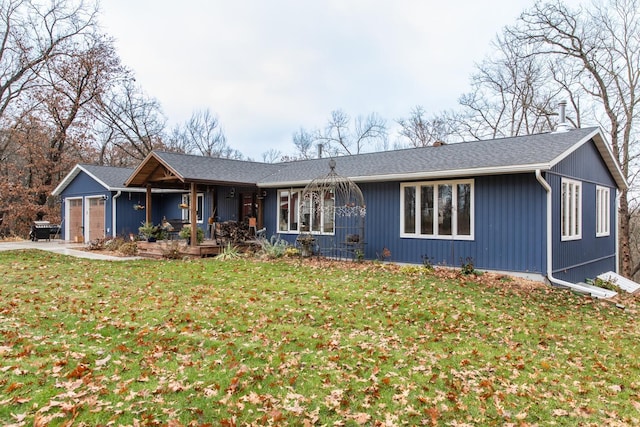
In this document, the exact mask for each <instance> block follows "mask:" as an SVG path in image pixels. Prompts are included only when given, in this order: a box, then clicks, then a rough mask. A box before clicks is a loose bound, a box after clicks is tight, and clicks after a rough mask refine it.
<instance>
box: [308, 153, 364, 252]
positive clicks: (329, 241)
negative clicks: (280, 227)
mask: <svg viewBox="0 0 640 427" xmlns="http://www.w3.org/2000/svg"><path fill="white" fill-rule="evenodd" d="M335 169H336V161H335V160H334V159H331V160H329V173H328V174H327V175H325V176H321V177H318V178H316V179H314V180H313V181H311V182H310V183H309V184H308V185H307V186H306V187H305V188H304V190H303V191H302V195H301V200H300V205H299V206H300V208H299V209H300V212H299V214H300V218H301V220H302V228H301V232H302V234H301V235H300V237H299V239H298V242H299V243H301V242H307V243H308V242H313V245H314V249H315V252H317V253H320V254H322V255H325V256H328V257H332V258H338V259H343V258H351V259H361V258H362V257H364V245H365V239H364V237H365V236H364V231H365V218H366V215H367V208H366V205H365V202H364V196H363V195H362V191H361V190H360V187H358V185H357V184H356V183H354V182H353V181H352V180H351V179H349V178H348V177H345V176H341V175H338V174H337V173H336V170H335Z"/></svg>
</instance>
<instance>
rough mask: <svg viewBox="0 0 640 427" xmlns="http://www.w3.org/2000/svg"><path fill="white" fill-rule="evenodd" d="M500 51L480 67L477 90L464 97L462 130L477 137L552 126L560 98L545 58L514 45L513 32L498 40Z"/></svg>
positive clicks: (475, 77)
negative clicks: (550, 81) (550, 85)
mask: <svg viewBox="0 0 640 427" xmlns="http://www.w3.org/2000/svg"><path fill="white" fill-rule="evenodd" d="M494 46H495V48H496V49H495V52H494V53H493V55H492V56H490V57H488V58H486V59H485V60H483V61H482V62H481V63H480V64H478V65H477V66H476V70H477V71H476V72H475V73H474V74H473V75H472V77H471V86H472V91H471V92H470V93H467V94H464V95H463V96H462V97H461V98H460V104H461V105H462V106H463V107H465V109H466V116H465V117H464V118H463V120H462V121H461V122H460V123H459V125H461V128H462V129H460V131H461V133H463V134H465V133H466V134H467V135H465V137H466V138H465V139H468V138H469V137H471V138H474V139H487V138H498V137H506V136H517V135H526V134H531V133H538V132H545V131H548V130H550V129H552V127H553V119H552V116H553V111H554V110H555V105H557V101H555V96H556V95H557V94H558V93H559V92H560V89H557V88H554V89H553V90H550V88H549V85H548V84H547V82H548V80H549V74H548V71H547V69H548V67H547V65H546V62H545V60H544V59H543V58H539V57H537V56H532V55H530V52H529V49H528V48H527V46H524V45H522V44H521V43H514V40H513V36H512V34H511V33H510V32H509V31H505V33H504V34H503V35H502V36H500V37H498V38H497V39H496V41H495V43H494Z"/></svg>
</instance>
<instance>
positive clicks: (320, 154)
mask: <svg viewBox="0 0 640 427" xmlns="http://www.w3.org/2000/svg"><path fill="white" fill-rule="evenodd" d="M318 158H319V159H321V158H322V143H319V144H318Z"/></svg>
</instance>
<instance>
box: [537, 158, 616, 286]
mask: <svg viewBox="0 0 640 427" xmlns="http://www.w3.org/2000/svg"><path fill="white" fill-rule="evenodd" d="M536 179H537V180H538V182H539V183H540V185H541V186H542V188H544V190H545V191H546V192H547V279H548V280H549V283H551V284H553V285H556V286H563V287H567V288H569V289H573V290H575V291H577V292H581V293H586V294H589V295H591V296H593V297H596V298H611V297H614V296H616V294H617V293H616V292H613V291H609V290H607V289H600V288H596V287H595V286H590V287H589V286H587V285H580V284H575V283H571V282H567V281H564V280H560V279H557V278H555V277H553V239H552V236H553V209H552V203H553V195H552V190H551V186H550V185H549V183H548V182H547V181H546V180H545V179H544V178H543V177H542V173H541V171H540V170H539V169H538V170H536Z"/></svg>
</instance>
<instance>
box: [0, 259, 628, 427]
mask: <svg viewBox="0 0 640 427" xmlns="http://www.w3.org/2000/svg"><path fill="white" fill-rule="evenodd" d="M637 302H638V300H637V299H634V298H630V297H627V298H626V299H625V300H624V301H623V304H624V305H625V308H624V309H621V308H619V307H616V305H615V304H612V303H610V302H602V301H598V300H592V299H591V298H586V297H583V296H579V295H576V294H573V293H571V292H568V291H565V290H558V289H552V288H550V287H545V286H534V285H531V284H528V283H520V282H518V281H514V280H510V279H508V278H504V277H503V278H498V277H494V276H490V275H483V276H480V277H478V278H475V276H465V275H462V274H461V273H460V272H457V271H444V272H443V271H438V272H429V271H427V270H426V269H424V268H422V267H398V266H392V265H387V264H379V263H352V264H340V263H331V262H328V261H324V262H317V261H315V262H305V261H302V262H301V261H300V260H281V261H271V262H264V261H257V260H253V259H239V260H228V261H224V262H221V261H216V260H214V259H204V260H195V261H150V260H141V261H131V262H129V261H127V262H100V261H89V260H82V259H76V258H71V257H65V256H59V255H55V254H51V253H45V252H38V251H25V252H2V253H0V334H1V337H2V339H1V341H0V372H1V376H0V424H2V425H11V424H13V425H38V426H43V425H62V424H65V425H91V426H93V425H170V426H179V425H216V426H217V425H222V426H236V425H238V426H240V425H279V426H281V425H295V426H305V425H309V426H312V425H318V426H320V425H329V426H341V425H354V426H356V425H368V426H369V425H370V426H378V425H380V426H382V425H384V426H394V425H452V426H461V425H474V426H475V425H516V426H526V425H570V426H575V425H585V426H586V425H588V426H591V425H593V426H602V425H634V424H640V357H639V355H640V336H639V335H640V334H639V332H640V326H639V325H638V322H637V317H638V305H637Z"/></svg>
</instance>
